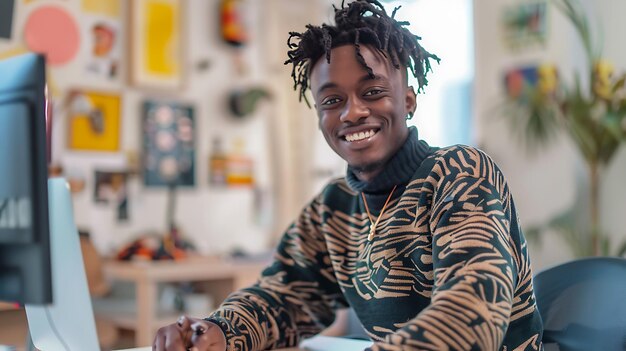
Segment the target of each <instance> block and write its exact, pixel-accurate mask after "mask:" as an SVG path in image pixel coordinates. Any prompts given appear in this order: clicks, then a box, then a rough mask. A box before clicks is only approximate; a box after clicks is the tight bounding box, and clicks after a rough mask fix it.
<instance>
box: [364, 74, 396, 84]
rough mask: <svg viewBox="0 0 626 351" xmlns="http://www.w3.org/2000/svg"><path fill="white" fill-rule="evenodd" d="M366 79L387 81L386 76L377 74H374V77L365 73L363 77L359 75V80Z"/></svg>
mask: <svg viewBox="0 0 626 351" xmlns="http://www.w3.org/2000/svg"><path fill="white" fill-rule="evenodd" d="M368 80H377V81H380V82H383V83H386V82H388V81H389V80H388V79H387V77H384V76H381V75H379V74H374V77H372V76H370V75H369V74H365V75H363V77H361V79H359V81H360V82H365V81H368Z"/></svg>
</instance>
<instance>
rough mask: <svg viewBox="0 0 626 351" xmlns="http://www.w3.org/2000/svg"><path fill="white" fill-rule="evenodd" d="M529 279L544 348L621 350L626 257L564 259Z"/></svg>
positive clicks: (625, 326) (625, 327)
mask: <svg viewBox="0 0 626 351" xmlns="http://www.w3.org/2000/svg"><path fill="white" fill-rule="evenodd" d="M533 283H534V288H535V295H536V297H537V306H538V308H539V312H540V314H541V318H542V319H543V325H544V334H543V343H544V346H545V349H546V351H549V350H559V351H578V350H581V351H583V350H584V351H593V350H601V351H610V350H616V351H626V259H623V258H617V257H593V258H586V259H579V260H575V261H571V262H567V263H564V264H561V265H558V266H556V267H552V268H549V269H546V270H544V271H542V272H539V273H538V274H537V275H536V276H535V277H534V280H533Z"/></svg>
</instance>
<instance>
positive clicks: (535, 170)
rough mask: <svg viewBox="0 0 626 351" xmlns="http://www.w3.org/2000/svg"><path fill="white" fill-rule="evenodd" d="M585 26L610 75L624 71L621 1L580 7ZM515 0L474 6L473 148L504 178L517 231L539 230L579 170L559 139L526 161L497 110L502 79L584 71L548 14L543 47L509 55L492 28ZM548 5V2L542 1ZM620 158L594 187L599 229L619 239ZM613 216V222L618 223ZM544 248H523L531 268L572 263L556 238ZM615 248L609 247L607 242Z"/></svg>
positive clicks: (571, 40)
mask: <svg viewBox="0 0 626 351" xmlns="http://www.w3.org/2000/svg"><path fill="white" fill-rule="evenodd" d="M581 2H582V3H583V5H584V6H585V8H586V10H587V12H588V13H589V16H590V18H591V19H594V18H595V19H598V21H596V22H592V28H597V27H594V26H596V25H601V26H603V27H604V37H605V46H604V47H605V50H604V53H605V54H606V57H607V58H608V59H609V60H611V61H612V62H613V63H614V64H615V67H616V70H617V71H618V72H619V71H624V70H625V69H626V48H625V47H624V46H623V45H621V43H622V42H623V38H622V36H623V33H624V31H625V30H626V27H625V25H624V23H623V21H622V20H621V18H620V17H619V16H620V15H619V14H623V13H626V2H624V1H614V0H593V1H592V0H582V1H581ZM520 3H523V2H522V1H515V0H479V1H474V29H475V33H474V37H475V44H476V45H475V50H476V51H475V64H476V66H475V67H476V69H475V82H474V116H475V123H476V128H475V133H476V134H475V139H476V143H477V144H478V145H479V146H480V147H482V148H483V149H484V150H485V151H487V152H488V153H489V154H490V155H491V156H492V157H493V158H494V159H495V160H496V161H497V162H498V164H499V165H500V167H501V168H502V170H503V172H504V173H505V175H506V176H507V178H508V180H509V183H510V186H511V190H512V192H513V195H514V198H515V201H516V205H517V207H518V212H519V214H520V219H521V221H522V224H523V226H529V225H533V224H539V223H542V222H545V221H546V220H548V219H549V218H551V217H553V216H555V215H556V214H558V213H560V212H562V211H563V210H565V209H567V208H568V207H569V206H570V205H571V204H572V202H573V201H574V199H575V187H576V179H577V177H584V176H585V174H584V173H582V172H584V164H583V163H582V161H581V159H580V157H579V156H578V154H577V151H576V150H575V149H574V146H573V145H572V144H571V143H570V142H569V141H568V140H566V139H565V138H561V140H559V141H557V142H556V143H555V144H554V145H553V146H552V147H550V148H547V149H542V150H541V152H540V153H539V154H536V155H534V156H531V155H529V154H528V153H526V152H524V150H523V148H522V147H521V146H520V145H521V144H520V143H518V142H517V140H515V139H514V138H513V137H512V134H511V132H510V128H509V126H508V125H507V124H506V123H505V122H504V117H503V116H501V115H498V112H497V106H498V104H499V103H501V102H502V101H503V99H504V95H503V93H504V90H503V85H502V79H503V73H504V72H505V71H506V70H508V69H511V68H514V67H518V66H523V65H532V64H537V63H542V62H552V63H555V64H556V65H557V66H558V68H559V72H560V74H561V77H562V78H563V79H566V80H567V79H571V77H572V72H573V70H574V69H581V68H582V67H584V66H583V65H585V60H584V54H583V51H582V46H581V45H580V44H579V43H578V37H577V36H576V35H575V33H574V30H573V27H572V26H571V25H570V24H569V22H567V20H566V19H565V18H564V17H563V16H562V15H561V14H560V13H558V11H556V8H554V7H553V6H551V5H550V6H549V7H548V13H549V16H548V26H549V29H548V42H547V45H546V46H545V47H544V48H541V47H539V48H537V47H536V48H531V49H527V50H522V51H517V52H511V51H509V50H508V49H507V48H506V47H505V45H504V43H503V40H502V37H501V31H500V28H501V27H500V25H501V20H502V12H503V10H504V8H505V7H506V6H509V5H511V4H520ZM548 3H549V1H548ZM625 174H626V154H625V153H624V150H623V149H622V150H621V152H620V153H619V154H618V155H617V157H616V160H615V161H614V163H613V166H612V167H611V169H609V170H608V172H607V175H606V182H605V183H604V184H603V187H602V204H601V205H602V207H601V217H602V218H601V220H602V225H603V227H604V228H605V229H606V230H608V231H609V232H610V234H611V235H612V236H613V237H615V238H624V237H625V236H626V235H625V234H626V230H625V229H624V226H623V213H624V210H625V209H626V200H624V198H626V186H624V185H623V179H624V175H625ZM620 214H621V216H622V217H621V218H620ZM543 239H544V244H543V245H542V246H540V247H538V246H536V245H531V246H530V249H531V255H532V259H533V264H534V266H535V267H536V268H538V269H541V268H543V267H546V266H549V265H553V264H557V263H559V262H563V261H565V260H568V259H570V258H572V256H571V253H570V252H569V249H568V248H567V246H566V245H565V244H564V242H563V241H562V240H560V238H558V237H557V236H555V235H550V233H546V235H543ZM614 241H616V240H614Z"/></svg>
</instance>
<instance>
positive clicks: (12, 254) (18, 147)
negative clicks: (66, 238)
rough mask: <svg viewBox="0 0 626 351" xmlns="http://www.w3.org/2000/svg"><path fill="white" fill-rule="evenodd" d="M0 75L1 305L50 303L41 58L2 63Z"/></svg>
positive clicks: (46, 169) (44, 120)
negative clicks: (5, 303) (5, 302)
mask: <svg viewBox="0 0 626 351" xmlns="http://www.w3.org/2000/svg"><path fill="white" fill-rule="evenodd" d="M0 77H2V79H0V301H10V302H17V303H20V304H24V303H39V304H43V303H50V302H52V287H51V280H52V279H51V276H50V275H51V273H50V248H49V246H50V235H49V223H48V185H47V184H48V168H47V167H48V164H47V158H48V157H47V153H48V151H47V137H46V111H45V104H46V102H45V60H44V58H43V57H42V56H41V55H36V54H26V55H21V56H17V57H14V58H10V59H6V60H2V61H0Z"/></svg>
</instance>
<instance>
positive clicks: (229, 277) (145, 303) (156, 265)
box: [96, 257, 269, 346]
mask: <svg viewBox="0 0 626 351" xmlns="http://www.w3.org/2000/svg"><path fill="white" fill-rule="evenodd" d="M268 264H269V258H266V259H254V260H247V259H232V258H220V257H198V258H189V259H186V260H181V261H138V262H134V261H131V262H120V261H108V262H106V263H105V265H104V274H105V276H106V277H107V279H109V280H113V281H129V282H132V283H134V284H135V288H136V292H135V300H134V301H132V302H130V304H129V301H125V302H120V304H122V303H123V304H124V305H123V306H126V307H128V308H124V307H123V308H110V309H107V308H105V309H100V308H96V313H97V314H98V316H99V317H101V318H105V319H108V320H110V321H111V322H113V323H114V324H115V325H117V326H118V327H120V328H124V329H129V330H134V331H135V332H136V333H135V343H136V345H137V346H142V345H149V344H150V343H151V342H152V339H153V338H154V335H155V332H156V331H157V330H158V328H160V327H162V326H165V325H168V324H171V323H174V322H175V321H176V319H178V317H179V315H180V313H178V312H163V311H157V309H156V306H157V305H158V300H159V296H158V295H159V290H158V285H159V284H162V283H177V282H194V283H196V285H198V286H201V288H202V291H204V292H206V293H207V294H209V295H210V296H211V297H212V298H213V300H214V302H215V303H216V304H218V303H219V302H221V301H222V300H223V299H224V298H226V296H228V294H229V293H231V292H233V291H235V290H237V289H240V288H243V287H246V286H249V285H251V284H252V283H254V282H255V281H256V280H257V278H258V277H259V275H260V273H261V271H262V270H263V269H264V268H265V267H266V266H267V265H268ZM210 312H211V311H203V312H200V313H207V314H208V313H210Z"/></svg>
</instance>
